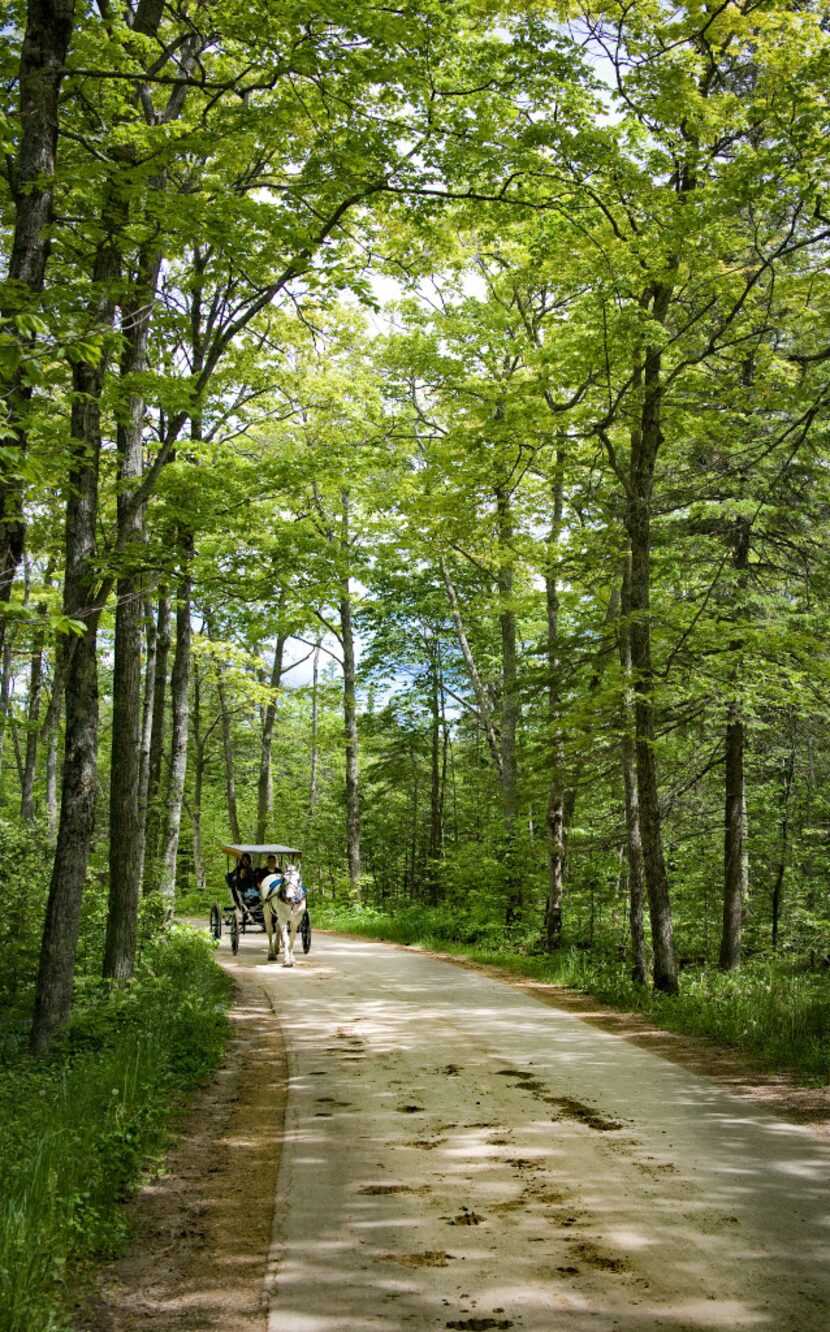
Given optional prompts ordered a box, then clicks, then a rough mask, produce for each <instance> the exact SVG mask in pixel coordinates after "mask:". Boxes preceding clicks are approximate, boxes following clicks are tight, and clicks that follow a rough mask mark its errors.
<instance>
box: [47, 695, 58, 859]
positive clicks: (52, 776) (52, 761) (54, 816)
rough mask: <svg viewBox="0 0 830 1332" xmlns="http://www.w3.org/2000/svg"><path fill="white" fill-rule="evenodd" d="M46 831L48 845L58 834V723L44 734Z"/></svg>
mask: <svg viewBox="0 0 830 1332" xmlns="http://www.w3.org/2000/svg"><path fill="white" fill-rule="evenodd" d="M46 829H47V832H48V834H49V842H50V845H52V844H54V841H55V838H56V837H57V834H58V721H57V720H56V721H55V724H54V726H52V727H50V728H49V730H48V731H47V733H46Z"/></svg>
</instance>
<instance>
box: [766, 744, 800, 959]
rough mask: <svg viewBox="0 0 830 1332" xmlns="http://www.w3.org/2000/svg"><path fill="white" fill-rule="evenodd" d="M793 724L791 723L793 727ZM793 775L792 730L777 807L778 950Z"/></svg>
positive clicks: (775, 939) (774, 933)
mask: <svg viewBox="0 0 830 1332" xmlns="http://www.w3.org/2000/svg"><path fill="white" fill-rule="evenodd" d="M794 726H795V723H794V722H793V727H794ZM794 773H795V732H794V730H793V739H792V743H791V744H790V749H789V752H788V754H787V761H786V764H785V765H784V772H783V775H782V778H781V795H780V798H779V805H780V809H781V819H780V823H779V827H780V829H781V841H780V850H779V853H778V866H777V868H776V871H775V880H774V882H773V886H772V946H773V948H774V949H776V950H777V949H778V945H779V943H780V934H781V908H782V905H783V901H784V875H785V874H786V872H787V849H788V844H789V834H790V795H791V794H792V787H793V775H794Z"/></svg>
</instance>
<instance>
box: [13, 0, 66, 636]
mask: <svg viewBox="0 0 830 1332" xmlns="http://www.w3.org/2000/svg"><path fill="white" fill-rule="evenodd" d="M74 24H75V0H28V3H27V5H26V27H25V30H24V35H23V45H22V48H21V53H20V70H19V84H20V124H21V137H20V146H19V149H18V154H17V159H16V161H15V163H14V169H13V173H12V196H13V200H14V231H13V235H12V245H11V254H10V256H9V268H8V276H7V279H6V282H5V283H4V284H3V296H2V309H1V310H0V331H2V332H3V333H10V334H11V335H12V336H13V337H14V338H15V339H16V340H17V341H19V342H22V343H23V348H22V350H24V351H25V350H26V349H29V350H31V347H32V345H33V341H34V340H33V339H32V338H30V337H24V338H21V337H20V335H19V333H18V330H17V326H16V324H15V322H14V317H15V315H17V314H21V313H31V310H32V304H33V300H36V298H37V297H39V295H40V293H41V292H42V290H43V285H44V280H45V275H46V264H47V260H48V257H49V248H50V229H51V224H52V202H53V194H54V177H55V166H56V162H57V149H58V102H59V97H60V90H61V84H62V82H63V78H64V74H65V72H66V57H67V53H68V51H69V45H70V42H71V40H72V33H73V29H74ZM22 359H25V357H24V358H22ZM31 397H32V389H31V388H30V387H29V386H28V385H26V384H25V383H24V376H23V366H22V364H21V365H20V366H18V368H16V369H15V371H14V373H13V375H12V377H11V383H10V385H9V389H8V392H7V396H6V412H5V425H6V426H7V427H9V428H10V431H11V433H10V434H9V435H8V437H7V438H6V439H4V441H3V442H4V444H5V446H6V448H7V449H8V448H12V449H18V450H19V451H20V453H21V454H22V453H25V451H26V448H27V443H28V441H27V431H26V413H27V411H28V407H29V403H30V401H31ZM17 470H18V469H17V468H15V467H14V466H8V465H7V464H5V463H2V464H0V604H2V603H6V604H8V602H9V600H10V598H11V592H12V585H13V583H14V579H15V574H16V572H17V567H18V565H19V563H20V560H21V558H22V555H23V545H24V540H25V524H24V518H23V505H22V500H23V489H22V482H21V480H20V477H19V475H17ZM4 641H5V617H4V616H3V615H2V614H0V658H2V655H3V646H4Z"/></svg>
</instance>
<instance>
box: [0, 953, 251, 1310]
mask: <svg viewBox="0 0 830 1332" xmlns="http://www.w3.org/2000/svg"><path fill="white" fill-rule="evenodd" d="M79 991H80V992H79V995H78V999H77V1002H76V1008H75V1013H74V1016H73V1019H72V1022H71V1025H70V1027H69V1029H68V1031H67V1032H66V1034H65V1036H64V1037H63V1039H62V1040H61V1042H60V1043H59V1045H58V1046H57V1047H56V1048H55V1049H54V1050H53V1052H52V1053H51V1055H50V1057H49V1058H48V1059H47V1060H45V1061H36V1060H34V1059H31V1058H30V1057H29V1056H28V1055H26V1054H25V1053H23V1052H22V1050H21V1049H20V1048H19V1045H18V1048H16V1049H15V1047H14V1043H13V1042H12V1040H11V1039H9V1040H7V1042H6V1047H5V1057H4V1059H3V1061H2V1063H0V1177H2V1179H3V1181H4V1184H3V1191H2V1195H0V1327H2V1328H4V1329H8V1332H58V1330H59V1329H64V1328H66V1327H68V1326H69V1322H68V1315H67V1313H66V1310H67V1308H68V1307H69V1303H70V1301H71V1297H72V1294H73V1288H74V1286H75V1285H76V1277H77V1273H78V1268H79V1267H83V1265H84V1264H85V1263H88V1262H89V1260H90V1259H94V1258H101V1257H105V1256H109V1255H112V1254H114V1253H116V1252H118V1251H119V1249H120V1248H121V1247H122V1245H123V1243H124V1240H125V1235H126V1229H125V1220H124V1216H123V1211H122V1209H121V1207H120V1203H121V1202H122V1201H123V1200H124V1199H125V1198H127V1197H128V1196H129V1195H130V1193H131V1192H132V1191H133V1190H134V1189H135V1187H136V1186H137V1184H138V1183H139V1181H140V1179H141V1176H142V1171H143V1170H144V1169H145V1168H146V1164H147V1162H148V1159H152V1158H153V1157H154V1156H156V1155H157V1154H159V1153H160V1152H161V1151H162V1149H163V1148H164V1146H165V1145H166V1143H167V1142H168V1140H169V1133H170V1123H171V1106H173V1105H174V1104H175V1103H176V1101H177V1100H178V1099H179V1098H180V1097H181V1096H182V1094H183V1093H185V1092H187V1090H188V1089H190V1088H192V1087H193V1086H194V1084H195V1083H197V1082H198V1081H199V1080H200V1079H202V1078H203V1077H204V1076H205V1075H207V1074H208V1073H209V1072H210V1071H211V1070H212V1069H213V1068H214V1067H215V1066H216V1064H217V1063H218V1059H219V1056H220V1053H221V1050H222V1046H223V1044H224V1040H225V1036H226V1031H227V1016H226V1015H227V1007H228V1003H229V982H228V980H227V978H226V977H225V975H224V973H222V972H221V971H220V970H219V968H218V967H217V966H216V964H215V962H214V960H213V957H212V956H211V948H210V945H209V943H208V941H207V940H205V939H204V938H200V937H198V936H197V935H196V934H195V933H193V932H190V931H187V930H184V929H178V928H174V929H173V930H172V931H165V932H163V933H161V934H159V935H157V936H156V937H155V938H153V939H151V940H150V941H148V942H146V943H145V946H144V947H143V949H142V956H141V960H140V965H139V968H138V971H137V974H136V977H135V980H134V981H133V982H132V983H131V984H130V985H129V986H127V987H120V988H117V989H111V988H109V987H107V986H105V985H104V984H103V983H102V982H98V981H91V980H89V979H87V980H86V981H84V980H83V978H81V981H80V983H79ZM18 1022H19V1019H18Z"/></svg>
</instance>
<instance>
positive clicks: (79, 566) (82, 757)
mask: <svg viewBox="0 0 830 1332" xmlns="http://www.w3.org/2000/svg"><path fill="white" fill-rule="evenodd" d="M101 268H102V265H99V266H98V277H99V278H100V277H102V276H103V274H102V272H101ZM102 375H103V367H102V366H99V367H97V368H93V367H91V366H88V365H86V364H84V363H81V364H79V365H76V366H75V367H74V371H73V381H74V397H73V403H72V425H71V432H72V443H73V449H74V465H73V468H72V472H71V474H70V478H69V486H68V490H69V499H68V501H67V517H66V572H65V575H64V609H65V611H66V614H67V615H70V616H72V617H73V618H75V619H83V620H84V621H85V623H86V631H85V633H84V634H83V635H82V636H81V637H80V638H78V639H77V640H76V642H75V643H74V647H73V651H72V652H71V654H68V663H67V667H66V694H65V705H66V722H65V733H64V762H63V782H62V785H61V807H60V822H59V826H58V840H57V846H56V849H55V860H54V865H53V868H52V878H51V882H50V886H49V899H48V903H47V907H46V920H45V924H44V929H43V940H42V944H41V952H40V967H39V971H38V979H37V989H36V993H35V1009H34V1021H33V1025H32V1032H31V1036H30V1047H31V1050H32V1053H33V1054H44V1053H45V1052H46V1051H47V1050H48V1048H49V1046H50V1044H51V1042H52V1040H53V1038H54V1036H55V1034H56V1033H57V1031H58V1030H59V1028H60V1027H61V1026H63V1024H64V1023H65V1022H66V1020H67V1018H68V1017H69V1010H70V1006H71V1002H72V981H73V975H74V971H75V951H76V948H77V942H78V928H79V924H80V912H81V897H82V894H83V889H84V882H85V879H86V871H87V863H88V860H89V849H90V843H91V840H92V831H93V825H94V819H95V792H96V782H97V762H98V664H97V632H98V619H99V615H100V606H96V604H95V583H96V569H95V565H96V558H95V557H96V533H97V522H98V465H99V458H100V451H101V436H100V420H99V400H100V392H101V382H102Z"/></svg>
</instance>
